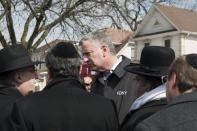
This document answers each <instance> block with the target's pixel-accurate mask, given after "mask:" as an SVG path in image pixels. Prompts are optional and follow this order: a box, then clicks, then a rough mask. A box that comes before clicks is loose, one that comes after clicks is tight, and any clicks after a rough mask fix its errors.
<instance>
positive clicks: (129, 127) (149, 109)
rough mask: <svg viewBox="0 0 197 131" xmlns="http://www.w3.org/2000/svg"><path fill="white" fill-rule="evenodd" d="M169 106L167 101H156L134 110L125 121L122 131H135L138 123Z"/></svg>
mask: <svg viewBox="0 0 197 131" xmlns="http://www.w3.org/2000/svg"><path fill="white" fill-rule="evenodd" d="M166 105H167V100H166V99H161V100H154V101H150V102H148V103H146V104H145V105H143V106H142V107H140V108H139V109H136V110H132V111H131V112H130V113H129V114H128V115H127V116H126V118H125V120H124V121H123V124H122V125H121V131H133V130H134V129H135V127H136V125H137V124H138V123H140V122H141V121H143V120H145V119H146V118H148V117H150V116H151V115H153V114H154V113H155V112H157V111H159V110H161V109H163V108H164V107H165V106H166Z"/></svg>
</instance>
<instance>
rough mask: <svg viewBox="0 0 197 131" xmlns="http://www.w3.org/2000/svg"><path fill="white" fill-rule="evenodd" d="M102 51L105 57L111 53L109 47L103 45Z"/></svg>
mask: <svg viewBox="0 0 197 131" xmlns="http://www.w3.org/2000/svg"><path fill="white" fill-rule="evenodd" d="M101 49H102V51H103V55H104V56H105V55H106V54H108V53H107V52H109V47H108V46H107V45H105V44H102V45H101Z"/></svg>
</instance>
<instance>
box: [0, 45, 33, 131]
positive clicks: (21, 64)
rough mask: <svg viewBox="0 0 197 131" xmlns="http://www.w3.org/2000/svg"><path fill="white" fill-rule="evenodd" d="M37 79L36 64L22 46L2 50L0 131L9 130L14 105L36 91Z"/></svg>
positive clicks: (0, 57) (0, 67)
mask: <svg viewBox="0 0 197 131" xmlns="http://www.w3.org/2000/svg"><path fill="white" fill-rule="evenodd" d="M35 78H36V72H35V69H34V63H33V62H32V60H31V57H30V55H29V54H28V51H27V50H26V49H25V48H24V47H23V46H22V45H12V46H8V47H6V48H3V49H1V50H0V131H4V130H9V129H7V128H8V127H9V122H8V118H9V115H10V113H11V109H12V105H13V103H14V102H15V101H16V100H17V99H19V98H21V97H22V96H25V95H28V94H29V93H30V92H34V91H35Z"/></svg>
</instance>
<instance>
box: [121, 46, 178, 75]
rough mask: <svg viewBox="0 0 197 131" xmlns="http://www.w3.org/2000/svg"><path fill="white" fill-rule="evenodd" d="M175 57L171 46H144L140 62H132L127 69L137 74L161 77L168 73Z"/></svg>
mask: <svg viewBox="0 0 197 131" xmlns="http://www.w3.org/2000/svg"><path fill="white" fill-rule="evenodd" d="M174 59H175V53H174V51H173V50H172V49H171V48H169V47H160V46H147V47H144V48H143V50H142V53H141V57H140V63H139V64H133V63H132V64H130V65H128V66H126V67H125V70H126V71H128V72H131V73H134V74H137V75H144V76H151V77H161V76H165V75H168V69H169V66H170V65H171V63H172V62H173V60H174Z"/></svg>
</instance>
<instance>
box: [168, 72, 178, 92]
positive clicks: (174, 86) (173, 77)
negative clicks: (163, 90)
mask: <svg viewBox="0 0 197 131" xmlns="http://www.w3.org/2000/svg"><path fill="white" fill-rule="evenodd" d="M170 79H171V82H172V88H177V84H178V80H177V76H176V74H175V73H173V74H172V76H171V78H170Z"/></svg>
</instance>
